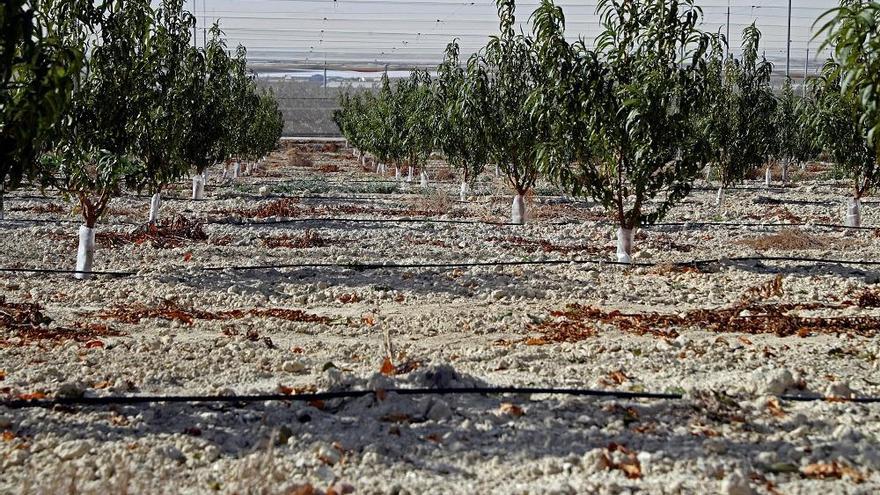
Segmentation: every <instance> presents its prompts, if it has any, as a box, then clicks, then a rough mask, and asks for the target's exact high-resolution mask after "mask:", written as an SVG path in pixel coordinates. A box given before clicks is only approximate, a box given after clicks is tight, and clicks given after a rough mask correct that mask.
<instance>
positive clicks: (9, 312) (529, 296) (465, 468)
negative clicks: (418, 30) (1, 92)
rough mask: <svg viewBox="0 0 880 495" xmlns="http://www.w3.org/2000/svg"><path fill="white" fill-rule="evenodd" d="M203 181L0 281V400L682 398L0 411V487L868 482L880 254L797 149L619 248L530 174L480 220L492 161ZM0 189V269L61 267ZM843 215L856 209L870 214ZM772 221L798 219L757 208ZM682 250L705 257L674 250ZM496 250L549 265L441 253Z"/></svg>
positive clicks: (43, 207)
mask: <svg viewBox="0 0 880 495" xmlns="http://www.w3.org/2000/svg"><path fill="white" fill-rule="evenodd" d="M211 172H212V174H213V175H212V176H211V177H209V185H210V186H211V187H209V188H208V194H207V195H208V196H209V198H208V199H206V200H204V201H200V202H194V201H189V200H187V199H185V198H186V196H187V191H186V189H187V188H186V184H180V185H178V186H177V188H175V189H173V190H171V191H169V192H168V193H166V195H165V196H166V200H165V202H164V204H163V208H162V213H161V215H162V217H163V219H164V223H162V224H161V225H160V227H159V229H157V230H146V229H144V228H142V227H139V224H140V223H141V222H143V221H144V219H146V217H147V210H148V207H149V204H148V199H147V198H145V197H138V196H136V195H135V194H134V193H128V194H127V195H126V196H124V197H122V198H119V199H117V200H114V202H113V204H112V211H111V212H110V214H109V215H108V216H107V217H106V218H105V219H104V221H103V222H102V224H101V225H100V226H99V234H98V252H97V255H96V262H95V270H100V271H121V272H129V271H130V272H134V273H133V274H131V275H129V276H124V277H111V276H97V277H95V278H93V279H91V280H88V281H84V282H82V281H75V280H73V279H72V278H71V277H70V275H66V274H44V273H3V274H2V275H0V295H2V297H3V298H4V299H3V303H2V304H0V380H2V381H0V391H2V393H3V394H2V398H3V399H4V400H11V399H17V398H41V397H47V398H51V397H55V396H83V395H84V396H87V397H90V396H95V397H100V396H109V395H124V394H141V395H147V394H155V395H171V394H204V395H207V394H220V395H231V394H255V393H285V394H286V393H295V392H309V391H315V390H317V391H325V390H349V389H357V390H360V389H378V390H388V389H392V388H413V387H419V388H422V387H449V386H458V387H469V386H476V385H479V386H486V385H517V386H553V387H571V388H575V387H578V388H591V389H607V390H619V391H630V392H669V393H681V394H684V398H683V399H682V400H645V399H614V398H591V397H572V396H561V395H537V394H533V395H503V396H486V395H466V396H409V395H398V394H396V393H391V392H389V393H380V394H378V396H367V397H362V398H357V399H334V400H328V401H324V402H311V403H300V402H290V401H282V402H259V403H253V404H249V405H243V404H236V403H226V404H200V405H183V404H158V403H154V404H148V405H116V406H94V407H91V406H90V407H84V406H75V407H67V406H65V407H55V408H51V409H41V408H31V409H10V408H4V407H2V406H0V430H3V440H2V442H0V466H2V476H0V492H4V493H57V492H60V491H67V492H70V493H94V492H104V493H124V492H128V493H143V492H150V493H163V492H168V493H206V492H220V493H299V494H308V493H336V494H341V493H350V492H353V493H397V494H404V493H409V494H422V493H444V494H445V493H468V494H470V493H591V492H598V493H621V492H628V493H631V492H639V491H641V492H648V493H716V492H720V493H729V494H747V493H785V494H793V493H816V492H819V491H824V492H827V493H874V492H876V491H877V490H878V488H880V474H878V470H880V448H878V435H880V405H878V404H860V403H855V402H852V401H846V400H845V399H847V398H852V397H868V396H880V376H878V369H880V364H878V363H880V360H878V355H880V340H878V338H877V335H876V334H877V331H878V329H880V290H878V289H877V288H876V287H875V284H876V283H877V281H878V280H880V270H878V267H877V266H872V265H858V264H846V263H841V262H839V260H877V259H878V254H880V238H878V236H877V234H876V233H877V231H875V230H874V229H861V230H845V229H834V228H830V227H825V226H821V225H822V224H839V223H842V222H841V219H842V216H843V209H844V206H843V205H844V201H843V198H844V197H845V195H846V191H847V189H846V187H845V184H844V183H841V182H836V181H834V180H833V178H831V177H830V176H829V175H828V174H827V172H826V171H825V169H824V167H822V166H821V165H816V164H814V165H811V166H810V167H808V169H807V170H806V171H805V172H800V171H798V172H796V173H794V174H793V177H792V184H790V185H789V187H786V188H781V187H774V188H771V189H767V188H765V187H764V186H763V185H762V184H760V183H758V182H755V181H751V182H749V183H747V184H746V187H744V188H741V189H737V190H733V191H728V193H727V198H726V202H725V204H724V206H723V207H721V208H718V207H716V206H714V199H715V192H714V191H713V190H712V189H711V187H705V188H703V186H706V184H703V183H702V182H700V183H699V184H698V186H701V187H700V188H699V189H697V190H695V191H694V192H693V193H692V194H691V195H690V197H689V198H688V199H687V201H686V202H684V203H683V204H682V205H680V206H678V207H676V208H675V209H674V210H673V211H672V212H671V214H670V215H669V217H668V219H667V220H668V221H669V222H673V223H675V222H679V223H675V224H672V225H657V226H653V227H650V228H646V229H643V230H641V231H640V232H639V233H638V234H637V236H636V251H637V253H636V256H635V260H636V261H637V262H638V263H641V264H640V265H638V266H635V267H620V266H615V265H612V264H608V263H603V262H601V260H606V261H607V260H611V259H613V252H614V245H615V241H614V233H615V231H616V228H615V227H614V226H613V225H612V223H611V222H609V221H608V219H607V218H606V217H605V216H604V214H603V212H602V210H601V208H599V207H598V206H596V205H593V204H591V203H589V202H582V201H574V200H571V199H569V198H565V197H563V196H560V195H559V192H558V191H557V190H555V189H554V188H553V187H551V186H550V185H548V184H540V185H539V187H538V188H537V190H536V194H535V195H534V196H533V197H530V198H529V215H530V221H529V222H528V223H527V224H526V225H524V226H511V225H503V224H500V223H503V222H504V221H505V220H506V218H507V215H509V209H510V199H511V198H510V193H509V191H508V190H507V188H506V187H505V186H504V185H503V182H502V181H501V180H500V179H497V178H495V177H494V174H492V173H491V171H489V172H490V173H487V174H484V176H482V177H481V178H480V181H479V183H478V185H477V187H476V191H475V193H476V195H474V196H473V197H472V198H470V199H469V200H468V201H466V202H461V201H459V200H458V185H457V181H456V180H455V178H454V177H453V176H452V174H451V173H450V172H449V171H448V170H447V169H446V168H445V167H444V165H443V164H442V163H440V162H436V161H433V162H432V163H431V177H432V182H431V184H429V187H428V188H422V187H420V186H419V184H418V183H417V182H414V183H411V184H409V183H406V182H398V181H395V179H394V177H393V171H389V176H387V177H379V176H377V175H376V174H374V173H371V172H369V171H366V170H363V169H362V168H361V167H360V166H359V165H358V164H357V161H356V160H355V159H354V158H353V157H352V156H351V154H350V152H348V151H346V150H338V151H337V150H333V149H332V147H330V146H328V147H324V148H323V149H322V148H321V147H320V146H316V147H315V148H314V149H312V147H310V146H302V147H300V148H299V149H298V150H296V149H290V150H286V151H284V152H279V153H276V154H275V155H273V156H272V157H271V159H270V160H269V162H268V163H267V164H265V165H264V166H263V167H262V168H260V169H259V170H258V171H257V172H255V173H254V174H253V175H251V176H247V177H241V178H239V179H237V180H236V181H234V182H232V183H221V181H220V178H219V177H218V175H219V171H217V170H212V171H211ZM777 185H778V184H777ZM6 208H7V212H6V213H7V215H6V216H7V219H8V220H6V221H3V222H0V229H2V231H3V235H2V236H0V266H2V267H17V268H61V269H71V268H73V265H74V261H75V257H76V228H77V224H78V222H79V219H78V217H77V213H76V212H74V211H72V208H71V205H69V204H67V203H64V202H63V201H62V200H61V199H60V198H57V197H52V196H51V195H50V196H49V197H40V196H39V195H38V194H37V193H36V192H35V191H26V190H25V191H18V192H16V193H13V194H10V195H8V196H7V199H6ZM172 219H175V220H174V222H171V220H172ZM401 219H408V220H410V221H399V220H401ZM428 219H430V220H432V221H431V222H428V221H425V220H428ZM23 220H33V221H23ZM368 220H369V221H368ZM375 220H382V221H375ZM862 221H863V224H864V225H880V207H878V206H877V205H876V204H871V203H870V202H866V204H865V211H864V213H863V219H862ZM493 222H494V223H493ZM680 222H683V223H684V224H681V223H680ZM719 223H726V224H727V225H719ZM732 223H737V224H745V225H730V224H732ZM780 223H794V224H797V226H790V227H780V226H779V225H766V224H780ZM742 257H795V258H797V257H800V258H803V257H809V258H820V259H831V260H838V261H812V262H803V261H786V260H754V259H752V260H737V259H734V258H742ZM707 259H710V260H721V261H719V262H713V263H705V264H699V265H694V266H688V265H676V264H674V263H676V262H685V261H691V260H707ZM554 260H561V261H560V262H558V263H550V262H552V261H554ZM496 261H505V262H518V261H532V262H547V263H535V264H508V265H500V266H491V265H477V266H449V264H453V265H454V264H473V263H479V262H496ZM355 263H356V264H380V265H382V264H389V263H390V264H394V265H395V266H391V267H385V268H382V267H379V268H376V267H369V268H364V267H360V268H359V267H353V266H351V265H352V264H355ZM424 263H434V264H441V265H442V266H429V267H423V266H414V265H418V264H424ZM278 265H287V266H283V267H279V266H278ZM291 265H292V266H291ZM400 265H403V266H400ZM389 353H390V354H391V357H392V359H390V360H389V362H385V358H386V356H387V355H388V354H389ZM779 395H800V396H810V397H818V396H827V397H832V399H831V400H820V401H813V402H795V401H790V400H785V399H780V398H778V397H777V396H779Z"/></svg>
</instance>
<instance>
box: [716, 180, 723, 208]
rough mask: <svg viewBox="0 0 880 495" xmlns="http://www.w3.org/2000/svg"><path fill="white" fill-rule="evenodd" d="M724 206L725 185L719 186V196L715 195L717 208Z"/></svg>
mask: <svg viewBox="0 0 880 495" xmlns="http://www.w3.org/2000/svg"><path fill="white" fill-rule="evenodd" d="M723 204H724V185H720V186H718V194H716V195H715V206H722V205H723Z"/></svg>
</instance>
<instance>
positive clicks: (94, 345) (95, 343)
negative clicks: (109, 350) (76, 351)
mask: <svg viewBox="0 0 880 495" xmlns="http://www.w3.org/2000/svg"><path fill="white" fill-rule="evenodd" d="M85 347H86V349H100V348H103V347H104V343H103V342H101V341H100V340H90V341H88V342H86V345H85Z"/></svg>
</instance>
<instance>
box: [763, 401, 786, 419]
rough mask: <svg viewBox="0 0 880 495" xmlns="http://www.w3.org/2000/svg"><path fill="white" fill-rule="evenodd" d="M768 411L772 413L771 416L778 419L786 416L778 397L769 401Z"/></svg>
mask: <svg viewBox="0 0 880 495" xmlns="http://www.w3.org/2000/svg"><path fill="white" fill-rule="evenodd" d="M767 409H768V410H769V411H770V414H772V415H773V416H775V417H777V418H781V417H783V416H785V411H784V410H783V409H782V405H780V404H779V399H777V398H776V397H770V399H768V400H767Z"/></svg>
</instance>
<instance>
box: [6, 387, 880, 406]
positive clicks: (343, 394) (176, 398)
mask: <svg viewBox="0 0 880 495" xmlns="http://www.w3.org/2000/svg"><path fill="white" fill-rule="evenodd" d="M380 393H395V394H398V395H498V394H547V395H568V396H579V397H605V398H614V399H652V400H681V399H683V398H684V394H680V393H658V392H624V391H617V390H593V389H582V388H556V387H448V388H391V389H385V390H381V391H380V390H346V391H340V392H315V393H305V394H290V395H285V394H257V395H134V396H109V397H57V398H52V399H36V400H24V399H15V400H4V401H0V407H7V408H10V409H22V408H37V407H40V408H53V407H55V406H74V405H81V406H105V405H129V404H144V403H186V404H203V403H239V404H247V403H253V402H270V401H271V402H278V401H280V402H286V401H292V402H312V401H325V400H333V399H349V398H359V397H366V396H369V395H377V394H380ZM777 397H778V398H779V399H781V400H785V401H797V402H818V401H829V402H855V403H861V404H871V403H877V402H880V397H855V398H849V399H840V398H832V397H824V396H802V395H779V396H777Z"/></svg>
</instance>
